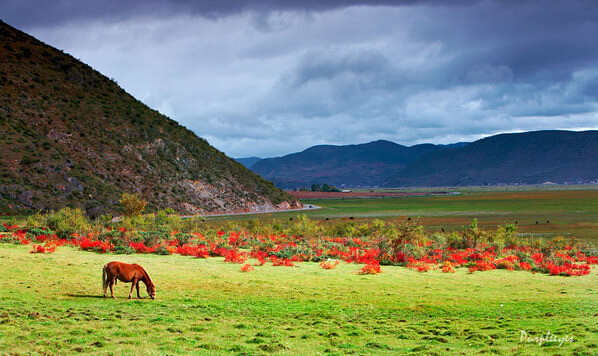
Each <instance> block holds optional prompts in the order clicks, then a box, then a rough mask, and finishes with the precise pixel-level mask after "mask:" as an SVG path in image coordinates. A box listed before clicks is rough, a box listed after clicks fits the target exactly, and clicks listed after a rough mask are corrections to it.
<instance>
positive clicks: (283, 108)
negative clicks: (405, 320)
mask: <svg viewBox="0 0 598 356" xmlns="http://www.w3.org/2000/svg"><path fill="white" fill-rule="evenodd" d="M0 16H1V17H2V20H4V21H5V22H7V23H8V24H10V25H12V26H14V27H17V28H19V29H21V30H23V31H25V32H28V33H30V34H31V35H33V36H35V37H37V38H38V39H40V40H42V41H44V42H46V43H47V44H50V45H52V46H54V47H56V48H59V49H62V50H64V51H65V52H68V53H70V54H72V55H73V56H74V57H76V58H79V59H81V60H82V61H83V62H85V63H87V64H89V65H91V66H92V67H94V68H95V69H97V70H99V71H100V72H101V73H103V74H104V75H106V76H108V77H110V78H114V79H115V80H116V81H117V82H118V83H119V85H120V86H122V87H123V88H124V89H125V90H127V91H128V92H129V93H131V94H132V95H133V96H135V97H136V98H138V99H139V100H141V101H143V102H144V103H145V104H147V105H148V106H150V107H152V108H154V109H157V110H159V111H160V112H162V113H163V114H166V115H168V116H169V117H171V118H172V119H174V120H176V121H178V122H180V123H181V124H183V125H185V126H187V127H188V128H190V129H191V130H193V131H194V132H195V133H196V134H197V135H198V136H201V137H203V138H205V139H207V140H208V142H210V143H211V144H212V145H213V146H215V147H216V148H218V149H220V150H221V151H223V152H225V153H226V154H228V155H229V156H232V157H247V156H259V157H273V156H280V155H284V154H288V153H292V152H296V151H300V150H303V149H305V148H307V147H310V146H312V145H316V144H353V143H364V142H368V141H373V140H377V139H387V140H391V141H394V142H397V143H400V144H404V145H408V146H409V145H413V144H417V143H423V142H431V143H452V142H458V141H472V140H475V139H478V138H481V137H484V136H488V135H492V134H496V133H501V132H517V131H529V130H544V129H570V130H583V129H598V40H597V39H598V2H597V1H594V0H588V1H575V0H567V1H558V0H551V1H548V0H546V1H540V0H538V1H532V0H529V1H526V0H519V1H518V0H512V1H474V0H471V1H466V0H463V1H440V0H438V1H434V0H428V1H418V0H411V1H408V0H404V1H345V0H307V1H290V0H285V1H275V0H269V1H226V0H220V1H213V0H198V1H193V0H171V1H167V0H139V1H132V0H106V1H102V0H94V1H84V0H55V1H46V0H25V1H24V0H8V1H7V0H4V1H2V2H0Z"/></svg>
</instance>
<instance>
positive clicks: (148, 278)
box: [139, 266, 154, 284]
mask: <svg viewBox="0 0 598 356" xmlns="http://www.w3.org/2000/svg"><path fill="white" fill-rule="evenodd" d="M139 267H140V268H141V272H142V273H143V276H144V277H145V278H146V279H147V280H148V281H149V284H154V282H153V281H152V279H151V278H150V276H149V274H148V273H147V272H146V271H145V269H144V268H143V267H141V266H139Z"/></svg>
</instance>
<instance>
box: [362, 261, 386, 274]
mask: <svg viewBox="0 0 598 356" xmlns="http://www.w3.org/2000/svg"><path fill="white" fill-rule="evenodd" d="M357 273H358V274H378V273H382V270H380V262H378V261H375V260H374V261H369V262H368V263H367V264H366V265H365V266H363V267H362V268H361V269H360V270H359V271H358V272H357Z"/></svg>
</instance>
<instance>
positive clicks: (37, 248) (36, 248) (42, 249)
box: [29, 244, 56, 253]
mask: <svg viewBox="0 0 598 356" xmlns="http://www.w3.org/2000/svg"><path fill="white" fill-rule="evenodd" d="M32 247H33V249H32V250H31V251H29V253H53V252H56V246H54V245H50V244H45V245H44V246H42V245H32Z"/></svg>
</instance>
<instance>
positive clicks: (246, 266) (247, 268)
mask: <svg viewBox="0 0 598 356" xmlns="http://www.w3.org/2000/svg"><path fill="white" fill-rule="evenodd" d="M253 270H254V268H253V266H252V265H250V264H249V263H246V264H244V265H243V266H241V272H250V271H253Z"/></svg>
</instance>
